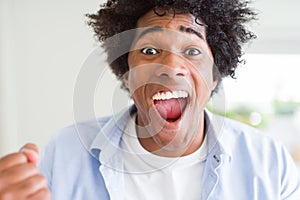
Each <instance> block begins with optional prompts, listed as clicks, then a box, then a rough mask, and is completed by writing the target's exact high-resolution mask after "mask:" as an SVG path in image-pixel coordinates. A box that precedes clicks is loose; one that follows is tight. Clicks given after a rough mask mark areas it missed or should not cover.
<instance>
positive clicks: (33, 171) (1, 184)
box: [0, 163, 39, 188]
mask: <svg viewBox="0 0 300 200" xmlns="http://www.w3.org/2000/svg"><path fill="white" fill-rule="evenodd" d="M35 175H39V171H38V169H37V167H36V166H35V164H33V163H25V164H20V165H16V166H14V167H11V168H8V169H6V170H4V171H2V172H1V174H0V188H5V187H10V186H11V185H13V184H15V183H18V182H21V181H24V180H26V179H28V178H29V177H32V176H35Z"/></svg>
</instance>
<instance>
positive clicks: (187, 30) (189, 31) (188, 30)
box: [180, 25, 205, 41]
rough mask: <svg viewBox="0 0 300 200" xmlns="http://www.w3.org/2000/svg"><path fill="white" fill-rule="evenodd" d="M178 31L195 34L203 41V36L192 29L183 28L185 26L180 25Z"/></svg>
mask: <svg viewBox="0 0 300 200" xmlns="http://www.w3.org/2000/svg"><path fill="white" fill-rule="evenodd" d="M180 31H182V32H186V33H192V34H195V35H197V36H198V37H199V38H201V39H202V40H204V41H205V39H204V37H203V35H202V34H201V33H200V32H198V31H195V30H194V29H192V28H189V27H185V26H182V25H181V26H180Z"/></svg>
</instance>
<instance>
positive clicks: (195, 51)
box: [184, 48, 201, 56]
mask: <svg viewBox="0 0 300 200" xmlns="http://www.w3.org/2000/svg"><path fill="white" fill-rule="evenodd" d="M184 53H185V54H186V55H188V56H197V55H199V54H201V51H200V50H198V49H195V48H191V49H187V50H185V52H184Z"/></svg>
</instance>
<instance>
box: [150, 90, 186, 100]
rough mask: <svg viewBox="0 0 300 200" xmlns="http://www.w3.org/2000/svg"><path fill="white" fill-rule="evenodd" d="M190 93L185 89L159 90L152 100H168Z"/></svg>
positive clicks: (183, 96)
mask: <svg viewBox="0 0 300 200" xmlns="http://www.w3.org/2000/svg"><path fill="white" fill-rule="evenodd" d="M186 97H188V93H187V92H185V91H173V92H170V91H168V92H158V93H156V94H155V95H153V97H152V100H167V99H173V98H186Z"/></svg>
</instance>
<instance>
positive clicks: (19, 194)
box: [0, 144, 51, 200]
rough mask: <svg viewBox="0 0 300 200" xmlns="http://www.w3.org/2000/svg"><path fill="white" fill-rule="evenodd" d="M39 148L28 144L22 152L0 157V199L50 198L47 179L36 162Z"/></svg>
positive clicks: (45, 199)
mask: <svg viewBox="0 0 300 200" xmlns="http://www.w3.org/2000/svg"><path fill="white" fill-rule="evenodd" d="M38 160H39V153H38V148H37V147H36V145H34V144H26V145H25V146H24V147H23V148H22V149H21V150H20V152H17V153H13V154H10V155H7V156H5V157H3V158H1V159H0V200H13V199H18V200H23V199H24V200H25V199H26V200H50V199H51V194H50V191H49V190H48V188H47V181H46V179H45V178H44V177H43V176H42V175H40V173H39V171H38V169H37V167H36V163H37V162H38Z"/></svg>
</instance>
